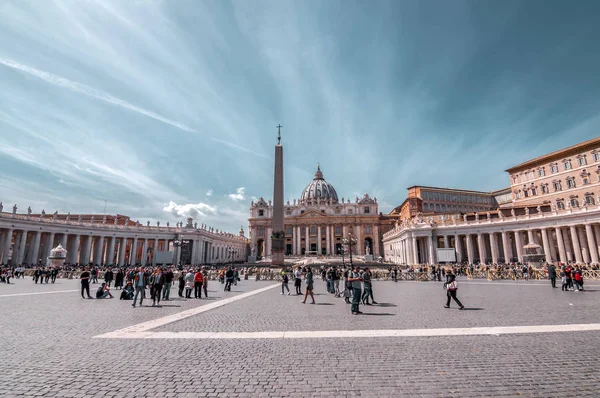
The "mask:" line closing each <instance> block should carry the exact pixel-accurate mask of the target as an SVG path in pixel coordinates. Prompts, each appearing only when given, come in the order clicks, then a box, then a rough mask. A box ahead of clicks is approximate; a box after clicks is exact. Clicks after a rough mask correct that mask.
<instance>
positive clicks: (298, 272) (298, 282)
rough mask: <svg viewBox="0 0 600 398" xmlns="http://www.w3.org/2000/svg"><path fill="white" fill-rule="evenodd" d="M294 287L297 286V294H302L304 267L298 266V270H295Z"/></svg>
mask: <svg viewBox="0 0 600 398" xmlns="http://www.w3.org/2000/svg"><path fill="white" fill-rule="evenodd" d="M294 287H295V288H296V294H297V295H301V294H302V290H301V287H302V268H301V267H298V268H296V271H294Z"/></svg>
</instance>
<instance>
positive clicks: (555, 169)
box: [550, 163, 558, 174]
mask: <svg viewBox="0 0 600 398" xmlns="http://www.w3.org/2000/svg"><path fill="white" fill-rule="evenodd" d="M550 171H551V172H552V174H554V173H558V165H557V164H556V163H554V164H551V165H550Z"/></svg>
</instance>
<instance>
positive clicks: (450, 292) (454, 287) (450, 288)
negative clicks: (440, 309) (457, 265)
mask: <svg viewBox="0 0 600 398" xmlns="http://www.w3.org/2000/svg"><path fill="white" fill-rule="evenodd" d="M446 278H447V280H446V283H444V287H445V288H446V297H447V298H448V299H447V300H446V305H445V306H444V307H445V308H450V299H454V301H456V304H458V307H459V309H460V310H462V309H463V308H465V306H464V305H462V303H461V302H460V300H459V299H458V298H457V297H456V292H457V291H458V283H456V277H455V276H454V274H453V273H451V272H448V273H447V274H446Z"/></svg>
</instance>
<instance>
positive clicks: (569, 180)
mask: <svg viewBox="0 0 600 398" xmlns="http://www.w3.org/2000/svg"><path fill="white" fill-rule="evenodd" d="M567 187H568V188H575V179H574V178H567Z"/></svg>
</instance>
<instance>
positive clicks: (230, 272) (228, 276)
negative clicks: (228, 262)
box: [223, 267, 235, 292]
mask: <svg viewBox="0 0 600 398" xmlns="http://www.w3.org/2000/svg"><path fill="white" fill-rule="evenodd" d="M234 276H235V273H234V272H233V267H229V268H228V269H227V272H225V289H224V290H223V291H227V292H230V291H231V284H232V283H233V278H234Z"/></svg>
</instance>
